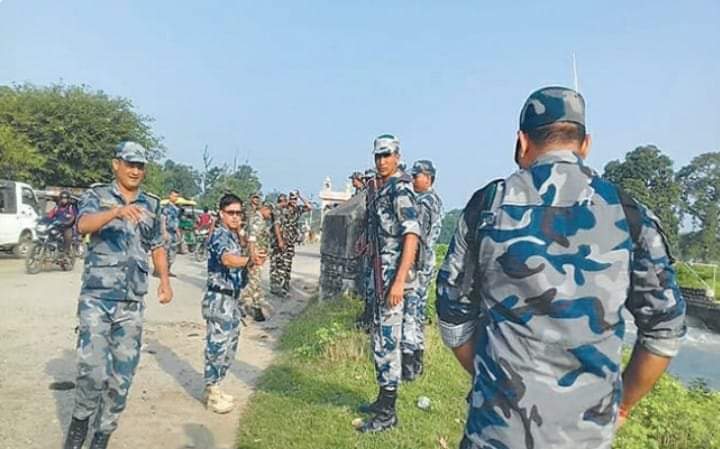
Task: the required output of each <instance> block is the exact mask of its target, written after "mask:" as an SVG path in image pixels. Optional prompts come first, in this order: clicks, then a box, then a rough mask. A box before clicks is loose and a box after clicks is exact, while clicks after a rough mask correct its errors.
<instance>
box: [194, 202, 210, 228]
mask: <svg viewBox="0 0 720 449" xmlns="http://www.w3.org/2000/svg"><path fill="white" fill-rule="evenodd" d="M212 224H213V217H212V215H210V209H209V208H207V207H204V208H203V211H202V213H201V214H200V215H198V217H197V219H196V220H195V230H197V231H204V230H209V229H210V227H211V226H212Z"/></svg>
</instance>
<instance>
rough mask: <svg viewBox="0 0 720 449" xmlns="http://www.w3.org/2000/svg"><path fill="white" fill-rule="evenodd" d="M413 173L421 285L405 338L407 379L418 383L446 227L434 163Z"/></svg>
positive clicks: (421, 165)
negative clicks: (429, 301) (432, 286)
mask: <svg viewBox="0 0 720 449" xmlns="http://www.w3.org/2000/svg"><path fill="white" fill-rule="evenodd" d="M410 174H411V175H412V177H413V188H414V190H415V194H416V197H417V213H418V222H419V223H420V248H419V254H418V258H417V266H416V271H417V276H418V283H417V285H418V286H417V289H416V290H415V293H414V295H412V296H413V298H412V301H409V303H410V304H411V306H410V307H411V310H410V311H409V313H408V314H409V315H411V316H414V317H415V320H414V321H412V320H408V322H407V323H406V328H407V330H406V331H405V332H404V333H403V337H406V339H405V340H403V345H402V346H403V348H402V351H403V361H402V376H403V380H414V379H415V378H417V377H418V376H420V375H421V374H422V372H423V356H424V354H425V320H426V319H427V299H428V289H429V288H430V283H431V282H432V278H433V274H434V272H435V244H436V243H437V239H438V237H440V228H441V224H442V201H441V200H440V197H439V196H438V194H437V192H436V191H435V189H433V185H434V183H435V174H436V172H435V167H434V166H433V163H432V161H428V160H420V161H416V162H415V163H414V164H413V167H412V169H411V170H410ZM410 338H413V339H412V340H410Z"/></svg>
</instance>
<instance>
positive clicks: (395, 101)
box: [0, 0, 720, 208]
mask: <svg viewBox="0 0 720 449" xmlns="http://www.w3.org/2000/svg"><path fill="white" fill-rule="evenodd" d="M507 3H508V5H505V4H500V2H479V1H474V2H471V1H442V2H441V1H435V2H429V1H396V2H380V1H362V2H360V1H357V2H349V1H305V2H299V1H296V2H290V1H286V2H275V1H255V2H231V1H196V2H179V1H173V2H170V1H116V2H94V1H73V0H66V1H62V2H59V1H57V0H52V1H51V0H43V1H40V0H38V1H35V0H0V84H7V83H22V82H32V83H36V84H48V83H53V82H58V81H61V80H62V81H64V82H65V83H73V84H75V83H83V84H87V85H89V86H91V87H93V88H96V89H102V90H104V91H105V92H107V93H109V94H111V95H118V96H123V97H128V98H130V99H132V101H133V102H134V104H135V106H136V107H137V110H138V111H139V112H141V113H143V114H147V115H149V116H152V117H153V118H154V119H155V123H154V130H155V132H156V134H158V135H161V136H163V137H164V143H165V145H166V146H167V148H168V153H167V155H168V157H170V158H172V159H175V160H178V161H181V162H184V163H189V164H193V165H196V166H199V165H200V162H201V153H202V149H203V147H204V146H205V145H206V144H207V145H208V146H209V148H210V151H211V153H212V154H213V156H214V158H215V160H216V161H218V162H228V163H230V162H232V161H233V159H234V157H235V156H236V155H237V156H238V158H239V160H240V161H244V160H245V159H248V160H249V162H250V164H251V165H252V166H253V167H255V168H256V169H257V170H258V172H259V173H260V176H261V179H262V181H263V185H264V189H265V190H266V191H269V190H272V189H273V188H277V189H280V190H287V189H291V188H300V189H301V190H302V191H304V192H307V193H308V194H311V193H312V194H317V191H318V190H319V189H320V187H321V185H322V181H323V179H324V178H325V176H328V175H329V176H332V177H333V179H334V181H335V183H336V184H337V183H339V182H344V179H345V177H346V176H347V175H348V174H349V173H350V172H352V171H353V170H355V169H364V168H367V167H369V166H370V164H371V163H372V159H371V154H370V147H371V143H372V139H373V138H374V137H375V136H376V135H378V134H381V133H385V132H391V133H395V134H396V135H398V136H399V137H400V140H401V146H402V149H403V157H404V159H406V160H407V161H408V162H410V163H411V162H412V160H414V159H419V158H429V159H432V160H434V161H435V163H436V165H437V167H438V181H437V187H438V190H439V192H440V193H441V195H442V196H443V198H444V200H445V203H446V205H447V206H448V207H449V208H452V207H461V206H462V205H463V204H464V202H465V201H466V200H467V198H469V196H470V194H471V193H472V191H474V190H475V189H476V188H478V187H480V186H481V185H482V184H484V183H485V182H487V181H488V180H490V179H493V178H496V177H501V176H505V175H507V174H508V173H509V172H511V171H512V170H513V169H514V165H513V163H512V151H513V146H514V139H515V131H516V129H517V119H518V114H519V111H520V107H521V106H522V103H523V102H524V100H525V98H526V97H527V95H528V94H529V93H530V92H531V91H532V90H534V89H535V88H537V87H540V86H543V85H547V84H561V85H571V84H572V64H571V55H572V52H573V51H574V52H575V53H576V55H577V62H578V69H579V76H580V90H581V92H582V93H583V94H584V95H585V97H586V100H587V103H588V126H589V130H590V132H591V133H592V134H593V138H594V148H593V153H592V154H591V156H590V164H591V165H593V166H595V167H596V168H598V169H602V167H603V166H604V164H605V163H606V162H607V161H609V160H612V159H617V158H620V157H622V156H623V154H624V153H625V152H627V151H629V150H632V149H633V148H635V147H636V146H638V145H642V144H647V143H653V144H656V145H658V146H659V147H660V148H661V149H662V150H664V151H665V152H666V153H668V154H670V155H671V157H672V158H673V159H674V160H675V161H676V165H677V167H678V168H679V166H681V165H683V164H685V163H687V162H688V161H689V160H690V159H691V158H692V157H693V156H695V155H697V154H700V153H702V152H707V151H720V25H719V24H720V2H718V1H717V0H707V1H687V2H673V1H652V2H651V1H634V2H578V1H575V2H507ZM509 3H512V5H510V4H509Z"/></svg>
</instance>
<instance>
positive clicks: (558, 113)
mask: <svg viewBox="0 0 720 449" xmlns="http://www.w3.org/2000/svg"><path fill="white" fill-rule="evenodd" d="M556 122H571V123H576V124H578V125H581V126H585V99H584V98H583V97H582V95H580V94H579V93H578V92H576V91H574V90H572V89H569V88H567V87H559V86H550V87H543V88H542V89H538V90H536V91H535V92H533V93H531V94H530V96H529V97H528V99H527V100H526V101H525V104H524V105H523V108H522V111H521V112H520V131H528V130H531V129H535V128H539V127H541V126H545V125H550V124H552V123H556Z"/></svg>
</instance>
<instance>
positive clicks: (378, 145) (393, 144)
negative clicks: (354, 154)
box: [373, 134, 400, 154]
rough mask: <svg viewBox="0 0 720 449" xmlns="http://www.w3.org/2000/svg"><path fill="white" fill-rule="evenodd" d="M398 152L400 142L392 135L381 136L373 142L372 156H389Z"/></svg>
mask: <svg viewBox="0 0 720 449" xmlns="http://www.w3.org/2000/svg"><path fill="white" fill-rule="evenodd" d="M399 151H400V140H398V138H397V137H395V136H393V135H392V134H382V135H380V136H377V138H375V141H374V142H373V154H390V153H397V152H399Z"/></svg>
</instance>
